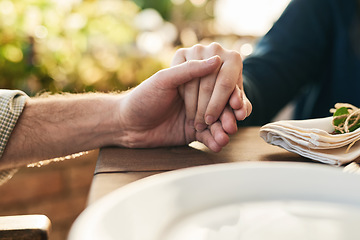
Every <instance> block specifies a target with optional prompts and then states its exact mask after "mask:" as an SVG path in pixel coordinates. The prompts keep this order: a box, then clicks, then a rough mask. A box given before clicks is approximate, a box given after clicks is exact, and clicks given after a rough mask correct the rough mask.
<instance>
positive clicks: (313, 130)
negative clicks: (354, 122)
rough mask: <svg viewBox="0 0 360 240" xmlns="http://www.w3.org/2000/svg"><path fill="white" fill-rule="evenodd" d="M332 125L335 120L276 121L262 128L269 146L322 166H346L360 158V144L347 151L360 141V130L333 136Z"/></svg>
mask: <svg viewBox="0 0 360 240" xmlns="http://www.w3.org/2000/svg"><path fill="white" fill-rule="evenodd" d="M331 122H332V117H327V118H318V119H309V120H289V121H278V122H273V123H269V124H266V125H264V126H262V127H261V128H260V137H262V138H263V139H264V140H265V141H266V142H267V143H269V144H272V145H276V146H279V147H282V148H284V149H286V150H288V151H290V152H294V153H297V154H299V155H301V156H304V157H306V158H310V159H312V160H315V161H319V162H322V163H327V164H333V165H343V164H345V163H349V162H352V161H354V160H355V159H356V158H358V157H359V156H360V141H358V142H355V144H354V145H353V146H352V147H351V148H350V149H349V151H347V149H348V146H349V145H350V144H351V143H353V142H354V141H356V140H358V139H359V138H360V128H359V129H357V130H356V131H353V132H350V133H344V134H336V135H333V134H331V133H332V132H333V131H334V127H333V126H332V123H331Z"/></svg>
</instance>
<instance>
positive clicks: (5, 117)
mask: <svg viewBox="0 0 360 240" xmlns="http://www.w3.org/2000/svg"><path fill="white" fill-rule="evenodd" d="M27 98H28V96H27V95H26V94H25V93H24V92H22V91H18V90H3V89H0V161H1V156H2V154H3V152H4V150H5V147H6V144H7V142H8V140H9V138H10V135H11V132H12V131H13V129H14V127H15V125H16V122H17V120H18V119H19V117H20V115H21V113H22V111H23V109H24V106H25V102H26V99H27ZM16 171H17V169H9V170H3V171H0V185H1V184H3V183H4V182H6V181H7V180H8V179H10V178H11V177H12V175H13V174H14V173H15V172H16Z"/></svg>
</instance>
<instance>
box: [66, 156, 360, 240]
mask: <svg viewBox="0 0 360 240" xmlns="http://www.w3.org/2000/svg"><path fill="white" fill-rule="evenodd" d="M359 183H360V176H359V175H355V174H350V173H344V172H343V171H342V168H335V167H331V166H327V165H320V164H311V163H277V162H271V163H269V162H267V163H265V162H254V163H250V162H247V163H230V164H217V165H211V166H202V167H194V168H189V169H183V170H177V171H172V172H169V173H164V174H159V175H155V176H152V177H148V178H146V179H143V180H140V181H137V182H134V183H132V184H129V185H127V186H125V187H123V188H120V189H118V190H116V191H114V192H112V193H110V194H109V195H107V196H105V197H104V198H102V199H100V200H99V201H97V202H95V203H94V204H92V205H90V206H89V207H88V208H87V209H86V210H85V211H84V212H83V213H82V214H81V215H80V216H79V218H78V219H77V220H76V221H75V223H74V225H73V226H72V229H71V231H70V234H69V238H68V239H69V240H82V239H84V240H85V239H86V240H95V239H96V240H99V239H101V240H113V239H122V240H180V239H181V240H195V239H196V240H205V239H206V240H235V239H236V240H239V239H241V240H250V239H251V240H258V239H266V240H275V239H276V240H282V239H284V240H285V239H286V240H289V239H291V240H297V239H301V240H304V239H306V240H311V239H314V240H315V239H316V240H318V239H327V240H335V239H337V240H340V239H341V240H350V239H360V230H359V227H358V223H359V222H360V190H359Z"/></svg>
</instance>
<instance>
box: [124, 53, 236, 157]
mask: <svg viewBox="0 0 360 240" xmlns="http://www.w3.org/2000/svg"><path fill="white" fill-rule="evenodd" d="M220 65H221V59H220V57H218V56H215V57H212V58H210V59H208V60H203V61H199V60H191V61H186V62H184V63H182V64H180V65H176V66H174V67H172V68H169V69H165V70H162V71H160V72H158V73H156V74H155V75H153V76H152V77H150V78H149V79H147V80H146V81H144V82H143V83H141V84H140V85H139V86H137V87H136V88H135V89H133V90H132V91H130V92H129V93H127V95H126V96H125V97H124V99H123V101H122V103H121V106H120V111H119V119H120V121H119V122H120V125H119V128H122V129H124V130H125V139H121V142H122V143H121V144H122V145H125V146H127V147H156V146H170V145H184V144H187V143H190V142H192V141H194V140H198V141H200V142H203V143H204V144H205V145H206V146H208V147H209V148H210V149H211V150H213V151H215V152H218V151H220V150H221V148H222V147H224V146H225V145H226V144H227V143H228V142H229V137H228V134H227V133H226V132H225V131H224V130H223V128H222V126H221V123H220V122H219V121H217V122H215V123H213V124H212V125H211V126H210V127H209V128H207V129H205V130H204V131H202V132H197V131H195V129H194V127H193V125H192V126H189V125H186V123H185V120H186V114H187V112H186V111H185V104H188V103H185V102H184V100H183V98H182V97H181V96H180V94H179V90H178V87H179V86H181V85H183V84H186V83H188V82H190V81H191V80H193V79H197V78H203V77H206V76H208V75H211V74H213V73H214V72H216V71H217V69H219V68H220ZM194 101H196V102H197V99H194ZM196 102H195V103H196ZM229 113H231V112H230V111H229V112H228V110H225V113H224V118H226V115H228V114H229ZM224 121H225V122H226V120H225V119H224Z"/></svg>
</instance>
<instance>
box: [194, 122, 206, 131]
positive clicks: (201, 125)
mask: <svg viewBox="0 0 360 240" xmlns="http://www.w3.org/2000/svg"><path fill="white" fill-rule="evenodd" d="M205 128H207V125H206V124H203V123H198V124H196V126H195V129H196V131H198V132H201V131H203V130H204V129H205Z"/></svg>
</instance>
